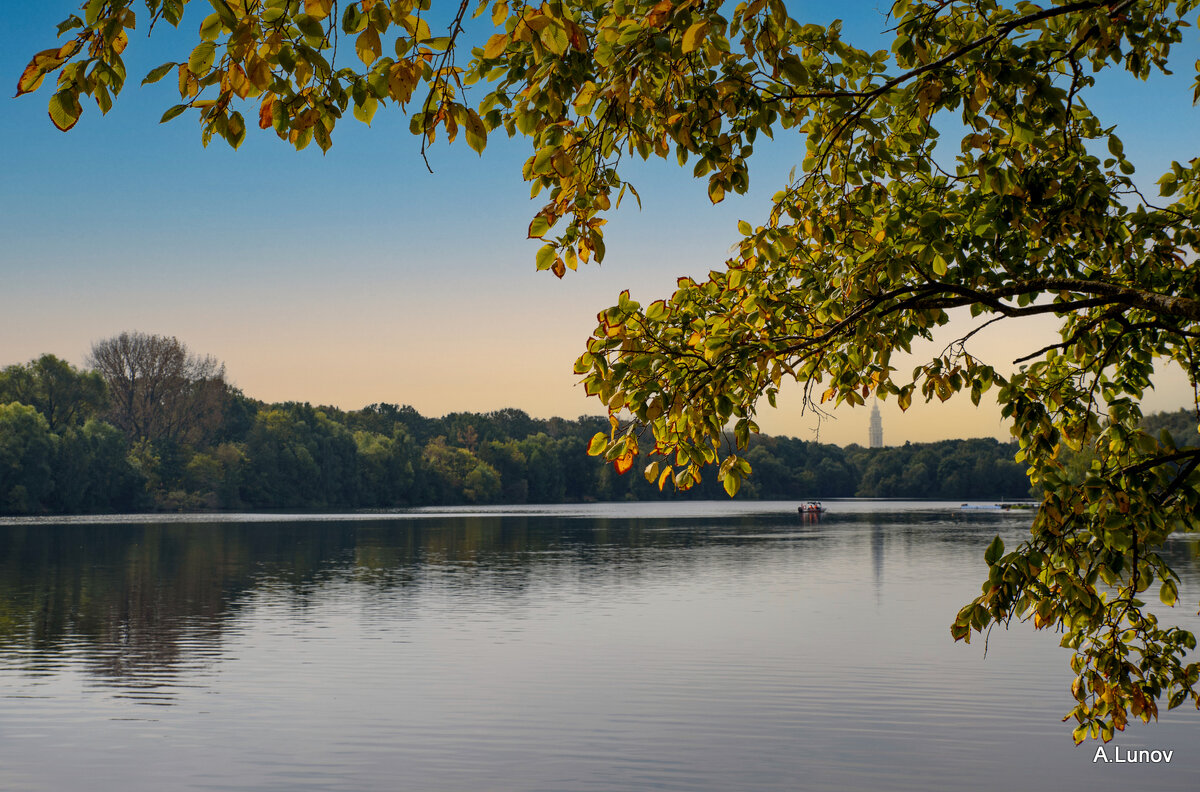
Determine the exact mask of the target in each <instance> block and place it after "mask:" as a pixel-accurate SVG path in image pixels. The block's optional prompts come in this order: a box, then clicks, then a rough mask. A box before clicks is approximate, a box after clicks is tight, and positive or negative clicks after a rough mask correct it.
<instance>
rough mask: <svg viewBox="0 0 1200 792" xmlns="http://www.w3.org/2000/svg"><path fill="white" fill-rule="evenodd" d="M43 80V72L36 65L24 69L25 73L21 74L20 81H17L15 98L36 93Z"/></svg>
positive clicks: (44, 73) (44, 74) (44, 76)
mask: <svg viewBox="0 0 1200 792" xmlns="http://www.w3.org/2000/svg"><path fill="white" fill-rule="evenodd" d="M45 78H46V72H45V71H44V70H42V69H39V68H38V67H37V65H36V64H33V63H31V64H29V65H28V66H26V67H25V71H23V72H21V77H20V79H18V80H17V96H20V95H21V94H27V93H31V92H33V91H36V90H37V89H38V88H39V87H40V86H41V84H42V80H44V79H45Z"/></svg>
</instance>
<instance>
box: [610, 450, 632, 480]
mask: <svg viewBox="0 0 1200 792" xmlns="http://www.w3.org/2000/svg"><path fill="white" fill-rule="evenodd" d="M634 456H636V455H635V454H633V453H632V452H628V453H625V454H622V455H621V456H619V457H617V458H616V459H614V460H613V467H614V468H616V471H617V473H619V474H620V475H622V476H623V475H625V474H626V473H628V472H629V471H630V469H631V468H632V467H633V458H634Z"/></svg>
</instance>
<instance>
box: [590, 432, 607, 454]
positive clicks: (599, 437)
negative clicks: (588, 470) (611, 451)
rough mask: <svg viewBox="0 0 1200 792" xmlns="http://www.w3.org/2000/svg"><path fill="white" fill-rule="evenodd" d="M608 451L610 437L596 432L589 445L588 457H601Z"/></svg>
mask: <svg viewBox="0 0 1200 792" xmlns="http://www.w3.org/2000/svg"><path fill="white" fill-rule="evenodd" d="M606 450H608V435H606V434H605V433H604V432H596V434H595V435H593V436H592V439H591V441H590V442H589V443H588V447H587V452H588V456H600V455H601V454H603V453H604V452H605V451H606Z"/></svg>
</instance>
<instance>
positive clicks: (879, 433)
mask: <svg viewBox="0 0 1200 792" xmlns="http://www.w3.org/2000/svg"><path fill="white" fill-rule="evenodd" d="M867 437H868V438H869V439H868V442H867V447H868V448H883V418H882V417H881V416H880V415H879V400H878V399H876V400H875V403H874V404H872V405H871V428H870V431H869V432H868V434H867Z"/></svg>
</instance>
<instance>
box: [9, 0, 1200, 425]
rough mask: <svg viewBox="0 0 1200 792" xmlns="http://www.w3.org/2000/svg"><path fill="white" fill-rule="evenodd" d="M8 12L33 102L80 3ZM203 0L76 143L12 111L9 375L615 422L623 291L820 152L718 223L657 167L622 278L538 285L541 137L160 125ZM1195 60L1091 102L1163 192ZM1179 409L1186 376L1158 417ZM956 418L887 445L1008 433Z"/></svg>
mask: <svg viewBox="0 0 1200 792" xmlns="http://www.w3.org/2000/svg"><path fill="white" fill-rule="evenodd" d="M11 5H12V7H11V8H9V9H6V14H5V24H6V31H5V33H6V35H5V39H6V41H8V42H9V46H7V47H5V48H4V50H3V52H2V53H0V73H2V75H3V77H2V79H3V80H5V81H7V82H6V83H5V84H7V85H9V86H15V85H16V81H17V77H18V75H19V74H20V73H21V71H22V70H23V69H24V67H25V65H26V63H28V60H29V57H30V56H31V55H32V54H33V53H34V52H36V51H38V50H41V49H45V48H48V47H50V46H54V45H55V41H56V40H55V30H54V28H55V25H56V24H57V23H58V22H59V21H60V20H62V19H63V18H65V17H66V16H67V15H68V14H69V13H71V12H72V11H73V10H74V9H75V8H77V4H75V3H72V2H60V1H59V0H47V1H46V2H40V3H13V4H11ZM790 5H791V6H792V7H793V8H794V9H795V10H794V13H795V14H796V15H797V16H798V17H800V18H802V19H803V18H814V17H813V16H812V15H813V14H815V18H814V21H827V18H828V17H829V16H830V12H829V11H828V10H827V8H828V6H826V5H825V4H818V3H812V4H799V3H792V4H790ZM192 6H193V7H194V8H192V10H191V11H189V14H188V16H187V17H186V18H185V20H184V23H183V25H182V26H181V30H180V31H178V32H176V31H171V30H170V29H168V28H164V30H163V32H166V33H167V34H168V35H165V36H163V37H162V39H161V40H160V38H159V34H160V31H159V30H157V29H156V31H155V38H154V39H153V40H150V39H147V38H145V36H144V35H136V36H134V37H133V39H132V41H131V43H130V46H129V49H128V50H127V51H126V53H125V57H126V63H127V65H128V67H129V81H128V85H127V87H126V90H125V91H124V93H123V94H122V95H121V96H120V97H119V99H118V100H117V102H116V105H115V107H114V109H113V110H112V111H111V112H110V113H109V115H108V116H106V117H102V116H101V115H100V113H99V112H98V111H97V110H96V108H95V107H94V105H92V106H88V105H86V104H85V113H84V116H83V118H82V119H81V121H80V122H79V124H78V125H77V126H76V128H75V129H74V130H72V131H71V132H70V133H67V134H62V133H59V132H58V131H57V130H55V129H54V128H53V126H52V125H51V124H50V121H49V119H48V117H47V115H46V101H47V99H48V98H49V91H48V89H47V87H43V89H42V90H41V91H39V92H38V93H36V94H34V95H32V96H25V97H22V98H19V99H14V98H7V97H8V96H9V95H10V94H6V95H5V96H6V98H4V99H0V102H2V103H3V110H2V111H0V152H2V153H0V157H2V158H3V161H2V167H0V187H2V189H0V283H3V286H2V287H0V365H6V364H9V363H17V362H24V361H26V360H29V359H31V358H33V357H35V356H37V355H38V354H41V353H43V352H53V353H55V354H58V355H59V356H61V357H64V358H66V359H68V360H71V361H72V362H74V363H76V364H80V363H82V361H83V358H84V356H85V354H86V353H87V350H88V349H89V348H90V346H91V344H92V343H93V342H94V341H98V340H100V339H102V338H106V337H108V336H110V335H113V334H115V333H118V332H121V331H123V330H141V331H144V332H149V333H159V334H165V335H174V336H177V337H179V338H180V339H181V340H182V341H184V342H185V343H187V344H188V345H189V346H190V347H191V348H192V349H193V350H194V351H196V352H200V353H205V354H212V355H215V356H216V357H218V358H220V359H221V360H223V361H225V363H226V366H227V370H228V374H229V376H230V379H231V380H232V381H233V382H234V383H235V384H237V385H238V386H239V387H241V388H242V389H243V390H244V391H245V392H246V393H247V394H248V395H250V396H254V397H257V398H261V399H266V400H286V399H295V400H302V401H311V402H313V403H325V404H335V405H338V406H340V407H344V408H347V409H356V408H359V407H362V406H363V405H365V404H369V403H371V402H377V401H388V402H395V403H401V404H411V405H413V406H414V407H416V408H417V409H418V410H420V411H421V412H423V413H425V414H427V415H441V414H444V413H446V412H450V411H454V410H474V411H485V410H492V409H498V408H501V407H510V406H511V407H518V408H522V409H525V410H527V411H528V412H530V413H531V414H534V415H537V416H542V417H548V416H550V415H563V416H567V417H574V416H576V415H579V414H582V413H597V412H600V411H601V410H602V407H601V405H600V404H599V403H598V402H595V401H594V400H588V399H585V398H584V396H583V393H582V389H581V388H580V387H578V386H577V385H576V379H577V378H576V377H575V376H574V375H573V374H572V373H571V366H572V363H573V361H574V359H575V357H576V356H577V355H578V354H579V352H580V351H581V350H582V348H583V343H584V341H585V340H586V338H587V336H588V334H589V332H590V330H591V329H592V328H593V326H594V324H595V315H596V312H597V311H599V310H601V309H603V308H605V307H607V306H608V305H611V304H612V303H613V302H615V299H616V295H617V294H618V293H619V292H620V291H621V290H622V289H625V288H629V289H631V290H632V292H633V296H634V297H635V298H636V299H640V300H642V301H643V302H648V301H649V300H652V299H655V298H658V297H664V296H667V295H669V294H670V292H671V291H672V290H673V288H674V284H675V279H676V278H677V277H678V276H680V275H684V274H690V275H694V276H703V275H704V274H705V273H706V272H707V271H708V270H710V269H713V268H716V267H719V266H721V263H722V262H723V260H724V259H725V257H726V255H727V251H728V250H729V247H730V245H731V244H733V242H734V241H735V240H736V239H737V230H736V222H737V220H738V219H743V218H744V219H747V220H750V221H751V222H760V221H761V218H762V215H763V212H764V209H765V207H766V206H767V198H768V197H769V196H770V195H771V194H772V193H773V192H774V191H775V190H776V189H778V188H779V187H780V186H781V185H782V183H783V180H784V179H785V178H786V174H787V171H788V169H789V168H790V167H791V166H792V164H795V161H796V160H797V159H798V158H799V157H798V155H799V152H800V141H799V140H798V139H796V138H791V139H789V138H782V139H780V140H779V141H777V142H776V143H775V144H773V145H771V146H770V147H760V148H759V152H758V154H757V161H756V162H755V164H754V166H753V167H754V170H753V171H752V174H751V179H752V191H751V193H750V195H748V196H745V197H737V196H731V197H730V198H727V200H726V201H725V203H723V204H721V205H720V206H717V207H713V206H712V205H711V204H709V202H708V199H707V197H706V195H705V189H704V185H703V183H701V182H696V181H693V180H692V179H691V178H689V175H688V173H687V172H684V171H681V170H680V169H678V168H676V167H674V165H673V164H670V163H650V164H648V165H645V166H640V167H639V168H638V169H637V170H636V171H635V173H636V177H635V181H636V183H637V186H638V189H639V191H640V193H641V195H642V204H643V209H642V210H641V211H637V210H636V208H630V207H633V206H634V205H633V204H632V202H630V203H629V204H627V206H626V208H625V209H623V210H622V211H621V212H619V213H618V214H617V215H616V216H615V217H613V218H612V220H611V221H610V223H609V225H608V227H607V230H608V235H607V237H606V240H607V246H608V257H607V259H606V261H605V264H604V265H603V266H602V267H595V266H591V267H585V268H581V270H580V271H579V272H576V273H568V275H567V277H566V278H564V279H563V280H562V281H559V280H557V279H555V278H554V277H553V276H551V275H550V274H549V273H538V272H536V271H535V270H534V265H533V255H534V252H535V250H536V248H537V245H536V244H535V243H533V242H530V241H528V240H527V239H525V230H526V227H527V225H528V222H529V220H530V218H531V216H532V214H533V213H534V212H535V211H536V210H537V208H538V206H540V204H539V203H538V202H535V201H530V199H529V190H528V187H527V186H526V184H525V183H524V182H523V181H522V180H521V176H520V172H521V163H522V162H523V161H524V159H525V157H526V156H528V153H527V152H526V150H525V149H524V148H523V142H522V141H521V140H519V139H518V140H515V141H508V140H507V139H504V138H503V137H502V136H498V135H493V136H492V138H491V140H490V142H489V146H488V149H487V151H486V152H485V154H484V156H483V157H482V158H481V157H479V156H477V155H475V154H474V152H472V151H470V150H469V149H468V148H467V147H466V146H465V145H461V146H454V147H453V148H446V147H444V146H438V147H436V148H435V149H434V151H433V152H432V155H431V157H430V159H431V162H432V164H433V167H434V169H435V173H433V174H429V173H428V172H427V171H426V170H425V167H424V164H423V163H422V161H421V159H420V155H419V144H418V142H417V140H416V139H415V138H413V137H412V136H411V135H410V134H409V133H408V132H407V120H406V119H405V118H403V117H402V116H401V115H400V114H399V113H396V112H394V109H393V108H383V109H381V110H380V112H379V113H378V115H377V116H376V117H375V120H374V123H373V127H372V128H370V129H368V128H366V127H364V126H362V125H361V124H359V123H357V122H356V121H353V120H350V119H348V120H346V121H344V122H343V123H342V124H341V125H339V128H338V130H337V131H336V132H335V138H334V140H335V145H334V147H333V149H332V150H331V151H330V152H329V153H328V154H325V155H322V153H321V152H320V150H319V149H318V148H317V147H316V146H315V145H314V146H312V147H310V149H309V150H306V151H304V152H300V153H297V152H295V151H294V150H292V149H291V147H290V146H288V145H285V144H283V143H282V142H281V141H279V140H278V139H276V138H275V136H274V135H273V134H271V133H265V132H259V131H258V130H257V129H253V130H252V131H251V132H250V134H249V135H248V137H247V140H246V142H245V144H244V145H243V146H242V148H241V149H240V150H239V151H236V152H234V151H232V150H230V149H229V148H228V147H227V146H226V145H225V144H224V143H223V142H222V141H214V142H213V143H212V144H211V145H210V147H209V148H208V149H204V148H202V146H201V143H200V135H199V129H198V127H197V125H196V124H195V122H194V121H191V120H190V119H189V118H188V117H187V116H186V115H185V116H184V117H181V118H179V119H177V120H175V121H173V122H171V123H169V124H165V125H159V124H158V118H159V116H160V115H161V114H162V112H163V110H164V109H166V108H167V107H168V106H170V105H171V104H173V103H174V101H177V99H175V98H173V97H172V93H173V92H174V88H173V85H172V82H173V81H172V80H170V79H167V80H164V81H163V82H162V83H159V84H158V85H155V86H148V87H145V88H143V87H141V86H140V85H139V83H140V81H141V77H142V76H144V75H145V73H146V72H147V71H149V70H150V69H151V68H153V67H154V66H157V65H158V64H159V63H161V62H163V61H166V60H174V59H178V58H179V57H181V56H180V55H179V54H178V52H179V50H180V47H189V48H190V44H188V43H187V42H189V41H191V40H193V37H194V35H195V29H196V26H197V25H198V24H199V20H200V19H201V18H202V17H203V16H204V15H205V14H207V12H208V10H210V9H208V6H207V4H206V3H193V4H192ZM880 7H881V6H880V5H879V4H877V3H875V2H871V0H867V1H866V2H846V3H842V4H839V6H838V8H837V13H838V14H840V15H842V16H843V17H845V18H846V20H847V30H848V34H849V36H850V37H851V39H852V40H855V41H856V42H857V41H860V40H861V41H864V46H866V45H867V44H866V43H865V42H866V40H867V39H869V38H872V37H874V36H877V35H878V31H879V30H881V29H882V28H883V27H884V24H883V21H882V14H881V12H880V11H879V8H880ZM806 8H810V9H813V11H812V12H811V13H809V12H806ZM201 12H203V13H201ZM144 16H145V11H144V8H143V9H142V13H141V17H140V19H141V18H142V17H144ZM143 24H144V23H143ZM142 29H144V27H143V28H142ZM880 41H881V40H880ZM173 42H183V43H182V44H177V45H176V47H175V48H174V49H172V46H171V45H172V43H173ZM874 46H879V44H878V43H876V44H875V45H874ZM1187 48H1188V52H1185V53H1181V57H1179V59H1178V63H1179V64H1180V66H1179V68H1180V72H1181V74H1179V75H1177V76H1176V77H1175V78H1172V79H1163V78H1159V79H1156V80H1154V81H1153V82H1152V83H1151V84H1149V85H1147V84H1144V83H1139V82H1137V81H1134V80H1132V79H1126V78H1120V77H1119V78H1117V79H1114V80H1110V81H1109V82H1108V83H1106V85H1105V86H1103V90H1102V91H1097V92H1096V94H1095V95H1094V96H1093V97H1092V99H1091V103H1092V105H1093V107H1094V108H1095V109H1097V110H1098V111H1100V112H1101V117H1102V118H1106V119H1107V120H1108V122H1109V123H1118V124H1119V127H1118V130H1119V133H1120V134H1121V135H1122V137H1123V138H1124V140H1125V142H1126V151H1127V153H1129V155H1130V158H1131V159H1132V160H1133V161H1134V162H1135V163H1136V164H1137V165H1138V167H1139V174H1140V175H1141V176H1142V178H1143V179H1144V181H1145V182H1146V184H1147V185H1151V184H1152V183H1153V182H1154V181H1155V179H1156V178H1157V175H1158V174H1159V173H1161V172H1162V170H1163V169H1165V167H1166V166H1167V164H1168V163H1169V162H1170V160H1172V159H1179V160H1181V161H1186V160H1188V159H1190V158H1191V157H1192V156H1194V155H1195V153H1196V151H1195V143H1196V138H1195V129H1196V128H1197V121H1198V120H1200V118H1198V115H1197V112H1196V110H1195V109H1194V108H1192V106H1191V89H1190V84H1191V79H1192V76H1191V74H1190V68H1189V67H1190V66H1191V64H1192V62H1193V61H1194V60H1195V57H1196V53H1197V52H1198V51H1200V48H1198V47H1197V46H1196V41H1195V40H1193V41H1190V42H1188V47H1187ZM183 51H186V49H185V50H183ZM12 90H13V88H11V87H10V89H9V91H10V92H11V91H12ZM177 96H178V94H175V97H177ZM389 111H390V112H389ZM1045 331H1046V326H1043V327H1041V328H1040V329H1034V330H1031V331H1030V332H1031V333H1034V334H1036V333H1038V332H1045ZM1012 341H1013V338H1012V337H1011V333H1009V334H1008V335H1006V336H1004V337H1002V338H1001V337H993V338H990V339H989V338H986V337H985V338H981V339H980V350H981V351H982V352H983V353H984V354H988V355H992V356H994V357H995V359H996V362H997V363H1003V362H1004V361H1005V360H1006V359H1011V358H1012V357H1014V356H1015V355H1013V354H1012V347H1011V346H1010V345H1011V343H1012ZM1022 346H1024V345H1022ZM939 348H940V347H939ZM1175 379H1176V380H1178V379H1181V378H1179V377H1176V378H1175ZM1173 382H1174V380H1173ZM1183 398H1184V397H1183V395H1182V392H1181V391H1180V390H1179V389H1178V383H1175V384H1172V385H1170V386H1169V387H1166V388H1160V393H1159V394H1158V395H1157V396H1156V397H1154V398H1153V399H1152V400H1151V402H1150V406H1152V407H1157V408H1174V407H1176V406H1180V405H1181V404H1182V403H1183ZM956 401H957V403H954V402H952V403H951V404H950V405H937V406H936V407H923V406H918V407H914V409H913V410H911V411H910V412H909V413H908V414H907V415H904V416H901V414H900V413H899V412H898V411H896V410H895V409H894V407H893V406H892V405H891V404H890V403H889V404H887V405H884V426H885V439H886V441H887V442H888V443H889V444H891V443H896V442H903V441H904V440H912V441H923V440H933V439H939V438H942V437H955V436H982V435H995V436H1005V435H1006V432H1005V431H1004V430H1003V428H1002V426H1001V424H1000V422H999V418H998V413H997V412H996V411H995V410H993V409H989V408H986V407H985V408H980V409H976V408H973V407H972V406H971V405H970V403H969V401H968V400H966V399H965V398H964V399H959V400H956ZM762 407H763V410H764V412H763V414H762V416H761V423H762V426H763V429H764V431H768V432H772V433H780V434H791V435H796V436H800V437H803V438H811V437H812V426H813V423H812V421H811V419H810V417H809V416H802V415H801V414H800V400H799V397H798V394H792V395H791V397H790V398H788V397H786V395H785V398H783V399H781V401H780V409H778V410H772V409H770V408H769V407H768V406H767V405H766V404H765V402H764V404H763V405H762ZM839 415H840V416H841V417H840V418H839V420H837V421H834V422H825V423H824V424H823V425H822V427H821V439H822V440H827V441H831V442H839V443H848V442H860V443H863V442H865V440H866V426H867V418H868V412H867V411H866V410H861V409H860V410H856V411H839Z"/></svg>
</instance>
